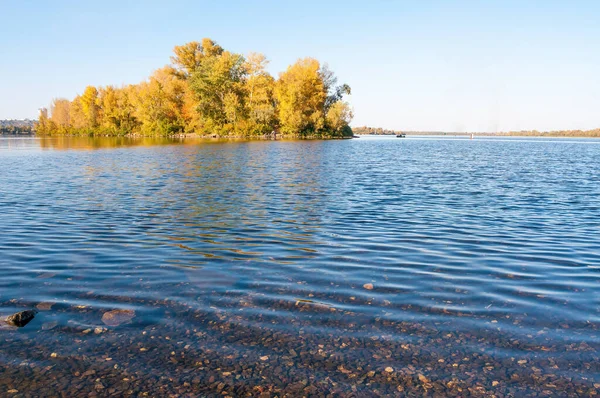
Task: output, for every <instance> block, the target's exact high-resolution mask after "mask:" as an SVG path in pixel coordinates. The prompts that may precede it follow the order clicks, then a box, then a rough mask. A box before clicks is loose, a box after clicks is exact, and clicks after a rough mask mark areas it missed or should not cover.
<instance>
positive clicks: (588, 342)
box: [0, 138, 600, 396]
mask: <svg viewBox="0 0 600 398" xmlns="http://www.w3.org/2000/svg"><path fill="white" fill-rule="evenodd" d="M140 144H145V145H140ZM146 144H152V142H150V141H148V142H139V141H132V140H126V139H122V140H120V141H117V140H107V139H105V140H98V139H96V140H92V139H79V140H76V139H64V138H63V139H43V140H40V139H12V138H0V209H1V211H2V215H1V217H0V253H1V255H0V270H1V271H2V279H1V280H0V315H2V316H5V315H8V314H10V313H13V312H16V311H20V310H24V309H28V308H33V307H35V306H36V305H39V304H40V303H43V304H42V305H40V306H39V308H40V309H42V311H41V312H40V313H39V314H38V316H37V317H36V319H35V320H34V321H32V322H31V323H30V324H29V325H27V326H26V327H25V328H22V329H18V330H13V329H9V328H8V327H6V326H4V327H3V328H2V329H0V339H1V341H2V344H1V345H0V389H2V388H4V389H5V390H6V391H8V390H11V389H16V390H19V391H20V393H24V394H26V395H27V394H32V395H35V394H42V395H44V394H45V393H48V394H52V393H54V394H56V393H57V392H58V391H65V392H67V393H68V395H70V396H78V395H81V396H87V395H88V394H89V393H90V392H91V391H95V392H96V393H97V394H99V395H110V394H115V395H139V394H141V393H143V392H147V393H149V394H150V395H153V396H156V395H168V394H176V395H190V396H193V395H196V394H209V395H210V394H215V395H227V394H230V395H245V394H250V395H259V394H261V393H264V394H265V395H266V394H269V393H271V394H273V395H275V394H279V395H282V394H283V395H285V394H288V395H318V394H321V393H330V392H333V393H338V394H339V395H351V394H356V395H357V396H369V395H373V396H378V395H392V394H414V395H422V394H424V393H428V394H431V395H435V394H438V395H439V394H445V395H489V394H492V393H498V394H503V395H506V394H508V395H511V394H512V395H523V394H533V393H540V394H542V395H543V394H546V395H548V394H549V395H560V394H566V395H568V394H570V395H589V394H593V391H598V392H600V384H598V383H600V369H599V365H598V359H599V358H598V357H599V351H598V350H599V349H600V342H599V337H598V325H599V323H600V284H599V281H600V278H599V273H600V234H599V226H600V222H599V217H598V215H599V209H600V181H599V180H600V144H599V142H597V141H593V140H573V139H569V140H557V139H554V140H541V139H535V140H516V139H511V140H499V139H476V140H450V139H415V138H408V139H395V138H390V139H371V138H362V139H359V140H350V141H306V142H228V143H224V142H221V143H197V142H196V143H195V142H187V143H186V142H184V143H177V144H172V145H153V146H152V145H146ZM63 149H64V150H63ZM369 284H371V285H372V287H373V288H372V289H370V288H371V286H370V285H369ZM115 309H130V310H134V311H135V317H134V318H133V319H132V321H131V322H129V323H126V324H123V325H121V326H117V327H109V326H106V325H104V324H103V322H102V321H101V319H102V316H103V314H104V313H105V312H107V311H111V310H115ZM90 329H91V331H90ZM96 332H98V333H96ZM53 353H54V354H55V355H52V354H53ZM386 368H387V371H386ZM90 371H93V372H95V373H93V374H92V373H90ZM86 372H87V373H86ZM36 391H37V392H36ZM40 391H42V392H41V393H40ZM3 393H4V391H0V394H3Z"/></svg>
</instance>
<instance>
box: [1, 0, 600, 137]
mask: <svg viewBox="0 0 600 398" xmlns="http://www.w3.org/2000/svg"><path fill="white" fill-rule="evenodd" d="M599 20H600V2H599V1H577V0H573V1H554V0H544V1H536V0H529V1H522V0H519V1H513V0H504V1H494V0H489V1H460V0H456V1H435V0H418V1H417V0H413V1H400V0H397V1H392V0H385V1H384V0H379V1H378V0H369V1H364V0H361V1H354V0H345V1H337V0H320V1H313V0H303V1H294V2H292V1H259V0H244V1H237V0H228V1H214V0H213V1H200V0H197V1H177V0H170V1H168V2H166V1H154V0H146V1H141V0H140V1H129V0H120V1H113V0H104V1H100V2H92V1H90V2H87V1H75V0H72V1H63V0H53V1H37V0H19V1H15V0H0V119H22V118H35V117H37V112H38V111H37V109H38V108H40V107H44V106H45V107H48V106H49V104H50V102H51V101H52V99H53V98H57V97H65V98H69V99H72V98H73V97H74V96H75V95H77V94H78V93H82V92H83V90H84V89H85V87H86V86H87V85H90V84H91V85H109V84H112V85H122V84H130V83H138V82H140V81H142V80H144V79H145V78H147V77H148V76H149V75H150V74H151V73H152V71H153V70H155V69H158V68H160V67H162V66H164V65H166V64H168V63H169V57H170V56H171V53H172V49H173V47H174V46H175V45H181V44H184V43H186V42H189V41H200V40H201V39H202V38H204V37H209V38H211V39H213V40H215V41H217V42H218V43H219V44H220V45H221V46H222V47H224V48H225V49H227V50H230V51H233V52H238V53H242V54H247V53H249V52H251V51H255V52H261V53H264V54H265V55H266V56H267V57H268V58H269V60H270V61H271V63H270V65H269V71H270V72H271V73H272V74H273V75H274V76H277V74H278V73H279V72H281V71H283V70H285V68H286V67H287V66H288V65H290V64H292V63H293V62H295V61H296V60H297V59H298V58H303V57H307V56H310V57H314V58H317V59H318V60H319V61H321V62H323V63H327V64H328V65H329V67H330V68H331V69H332V70H333V71H334V72H335V73H336V75H337V76H338V79H339V82H340V83H342V82H343V83H347V84H349V85H350V86H351V88H352V96H351V97H349V98H348V101H349V102H350V103H351V105H352V107H353V109H354V115H355V117H354V120H353V122H352V125H353V126H364V125H367V126H373V127H384V128H389V129H396V130H405V131H459V132H463V131H489V132H495V131H507V130H530V129H537V130H540V131H546V130H559V129H592V128H598V127H600V23H599V22H598V21H599Z"/></svg>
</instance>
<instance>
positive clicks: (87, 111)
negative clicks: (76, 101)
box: [81, 86, 100, 129]
mask: <svg viewBox="0 0 600 398" xmlns="http://www.w3.org/2000/svg"><path fill="white" fill-rule="evenodd" d="M99 108H100V107H99V106H98V89H97V88H96V87H94V86H87V87H86V88H85V91H84V92H83V94H82V95H81V109H82V111H83V115H84V118H85V127H86V128H90V129H92V128H94V127H97V126H98V111H99Z"/></svg>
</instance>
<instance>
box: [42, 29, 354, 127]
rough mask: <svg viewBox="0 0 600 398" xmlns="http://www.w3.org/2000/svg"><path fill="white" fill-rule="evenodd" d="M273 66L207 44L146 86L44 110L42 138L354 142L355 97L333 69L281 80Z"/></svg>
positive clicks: (305, 67)
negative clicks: (352, 105)
mask: <svg viewBox="0 0 600 398" xmlns="http://www.w3.org/2000/svg"><path fill="white" fill-rule="evenodd" d="M267 65H268V61H267V58H266V57H265V56H264V55H262V54H258V53H251V54H249V55H248V56H243V55H241V54H236V53H233V52H229V51H226V50H225V49H223V48H222V47H221V46H220V45H218V44H217V43H216V42H215V41H213V40H211V39H208V38H205V39H203V40H202V41H201V42H196V41H193V42H190V43H187V44H184V45H182V46H176V47H175V48H174V55H173V56H172V57H171V64H169V65H167V66H165V67H163V68H161V69H158V70H156V71H155V72H154V73H153V74H152V76H150V78H149V79H147V80H146V81H143V82H141V83H139V84H132V85H126V86H122V87H116V86H106V87H94V86H88V87H86V88H85V90H84V91H83V93H82V94H81V95H77V96H76V97H75V98H74V99H72V100H69V99H65V98H57V99H55V100H53V101H52V104H51V106H50V109H49V110H48V109H47V108H42V109H41V111H40V116H39V121H38V125H37V131H36V133H37V134H38V135H84V136H154V135H158V136H210V137H261V138H275V137H295V138H346V137H352V129H351V128H350V127H349V123H350V121H351V120H352V117H353V115H352V109H351V108H350V105H349V104H348V103H347V102H346V101H344V96H346V95H349V94H350V93H351V90H350V86H348V85H347V84H341V85H338V84H337V78H336V76H335V75H334V73H333V72H332V71H331V70H330V69H329V68H328V66H327V65H326V64H324V65H321V63H320V62H319V61H317V60H316V59H313V58H303V59H299V60H298V61H297V62H296V63H294V64H293V65H290V66H289V67H288V68H287V69H286V70H285V71H284V72H282V73H280V74H279V76H278V78H277V79H276V78H274V77H273V76H271V75H270V74H269V73H268V72H267V70H266V67H267Z"/></svg>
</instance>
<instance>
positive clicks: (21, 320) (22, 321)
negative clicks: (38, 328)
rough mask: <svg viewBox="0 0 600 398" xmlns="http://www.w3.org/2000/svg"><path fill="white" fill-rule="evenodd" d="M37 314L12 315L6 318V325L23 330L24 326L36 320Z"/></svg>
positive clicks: (29, 311)
mask: <svg viewBox="0 0 600 398" xmlns="http://www.w3.org/2000/svg"><path fill="white" fill-rule="evenodd" d="M36 314H37V311H36V310H27V311H21V312H17V313H16V314H12V315H9V316H8V317H6V323H8V324H9V325H12V326H16V327H18V328H22V327H23V326H25V325H27V324H28V323H29V322H31V320H32V319H33V318H35V315H36Z"/></svg>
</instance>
